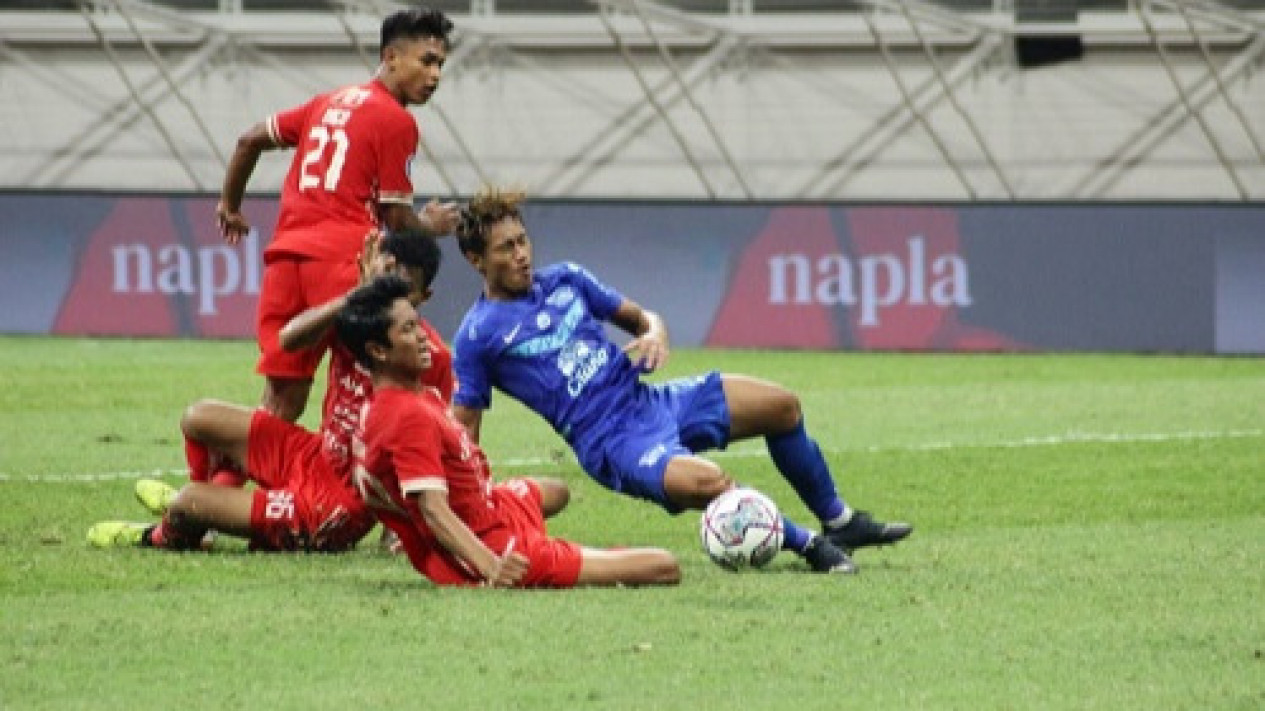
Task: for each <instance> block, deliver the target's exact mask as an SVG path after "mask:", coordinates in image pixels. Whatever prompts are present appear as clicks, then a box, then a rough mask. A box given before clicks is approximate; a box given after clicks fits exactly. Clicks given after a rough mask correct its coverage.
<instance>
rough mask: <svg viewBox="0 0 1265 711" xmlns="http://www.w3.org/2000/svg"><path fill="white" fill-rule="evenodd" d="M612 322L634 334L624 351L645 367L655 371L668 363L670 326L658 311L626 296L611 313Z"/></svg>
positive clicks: (638, 365)
mask: <svg viewBox="0 0 1265 711" xmlns="http://www.w3.org/2000/svg"><path fill="white" fill-rule="evenodd" d="M611 323H613V324H615V325H616V326H619V327H620V328H621V329H623V330H624V331H625V332H627V333H629V334H630V335H632V337H633V338H632V340H631V341H629V342H628V344H627V345H625V346H624V352H625V353H628V354H629V356H628V357H629V358H634V362H635V363H636V365H637V367H638V368H640V369H641V370H643V371H645V372H647V373H651V372H654V371H655V370H657V369H659V368H661V367H663V366H665V365H667V363H668V326H667V324H666V323H664V321H663V318H662V317H661V316H659V314H657V313H655V312H654V311H650V310H649V309H643V308H641V306H640V305H639V304H637V302H635V301H632V300H630V299H624V300H623V301H622V302H620V304H619V308H617V309H615V313H614V314H611Z"/></svg>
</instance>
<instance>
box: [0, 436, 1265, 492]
mask: <svg viewBox="0 0 1265 711" xmlns="http://www.w3.org/2000/svg"><path fill="white" fill-rule="evenodd" d="M1263 435H1265V430H1223V431H1220V432H1208V431H1202V432H1200V431H1190V432H1149V433H1148V432H1142V433H1136V434H1125V433H1119V432H1068V433H1065V434H1061V435H1047V436H1042V437H1021V438H1019V439H1015V440H1002V441H998V442H924V443H921V444H898V445H878V446H868V447H840V448H836V449H831V450H827V451H826V453H827V454H832V455H837V454H849V453H857V452H861V453H865V454H883V453H886V452H939V451H947V450H954V449H1020V448H1025V447H1058V446H1063V445H1069V444H1132V443H1137V442H1181V441H1191V440H1218V439H1245V438H1252V437H1261V436H1263ZM706 456H708V457H716V458H719V459H730V458H744V457H764V456H768V453H767V452H766V451H765V449H764V447H763V446H760V445H758V444H756V443H752V444H750V445H739V446H737V447H734V448H732V449H730V450H727V451H724V452H711V453H708V454H707V455H706ZM574 463H575V457H573V456H572V455H571V454H570V452H568V453H566V454H565V455H564V456H563V457H561V458H558V457H556V456H555V457H520V458H513V459H501V460H497V461H495V462H493V463H492V468H493V470H496V469H501V468H515V467H550V466H553V467H557V466H561V465H563V464H574ZM187 473H188V472H187V470H185V469H183V468H180V469H150V470H146V471H132V472H104V473H97V474H7V473H2V472H0V482H41V483H50V484H58V483H67V484H76V483H80V484H81V483H89V482H98V481H119V480H128V479H141V478H144V477H184V476H186V474H187Z"/></svg>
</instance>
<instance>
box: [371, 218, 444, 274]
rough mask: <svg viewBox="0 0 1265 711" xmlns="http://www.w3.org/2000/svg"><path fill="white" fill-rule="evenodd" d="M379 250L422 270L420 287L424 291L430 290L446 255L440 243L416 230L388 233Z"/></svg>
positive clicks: (412, 267) (408, 265) (409, 229)
mask: <svg viewBox="0 0 1265 711" xmlns="http://www.w3.org/2000/svg"><path fill="white" fill-rule="evenodd" d="M378 249H380V250H381V251H382V253H383V254H389V255H391V256H392V257H395V261H397V262H399V263H400V264H403V265H404V266H406V267H409V268H411V269H421V270H422V283H421V284H420V286H421V287H422V288H423V289H429V288H430V285H431V282H433V281H435V275H436V274H438V273H439V265H440V264H441V263H442V262H443V260H444V253H443V252H441V251H439V243H438V242H436V240H435V238H434V237H431V236H430V235H427V234H426V233H425V232H422V231H421V230H419V229H416V228H405V229H402V230H395V231H393V232H388V233H387V235H386V236H385V237H383V238H382V243H381V244H380V245H378Z"/></svg>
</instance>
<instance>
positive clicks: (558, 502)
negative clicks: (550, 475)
mask: <svg viewBox="0 0 1265 711" xmlns="http://www.w3.org/2000/svg"><path fill="white" fill-rule="evenodd" d="M536 485H537V486H538V487H540V512H541V513H542V514H544V517H545V518H549V517H550V516H553V515H554V514H556V513H558V512H559V511H562V510H563V509H565V508H566V507H567V504H569V503H571V489H570V487H568V486H567V483H566V482H565V481H562V480H561V479H536Z"/></svg>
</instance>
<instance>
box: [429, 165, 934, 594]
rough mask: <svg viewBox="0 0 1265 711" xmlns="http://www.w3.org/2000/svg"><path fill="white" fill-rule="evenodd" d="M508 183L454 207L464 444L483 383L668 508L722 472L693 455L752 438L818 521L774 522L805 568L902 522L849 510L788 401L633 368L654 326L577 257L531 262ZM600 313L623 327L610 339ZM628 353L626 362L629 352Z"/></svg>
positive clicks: (663, 337)
mask: <svg viewBox="0 0 1265 711" xmlns="http://www.w3.org/2000/svg"><path fill="white" fill-rule="evenodd" d="M525 198H526V195H525V193H523V192H521V191H514V190H507V189H502V188H496V187H485V188H484V189H483V190H481V191H480V192H479V194H478V195H476V196H475V197H474V199H473V200H472V201H471V202H470V204H469V205H468V206H466V208H465V209H464V210H463V211H462V217H461V221H460V223H459V225H458V228H457V239H458V243H459V244H460V247H461V251H462V253H463V254H464V255H465V257H466V259H467V260H469V262H470V263H471V265H473V266H474V268H475V269H476V270H478V271H479V273H480V274H482V275H483V280H484V293H483V295H482V296H480V297H479V300H478V301H477V302H476V303H475V304H474V305H473V306H472V307H471V308H470V310H469V312H467V313H466V316H465V319H464V320H463V321H462V323H461V328H460V329H459V330H458V331H457V335H456V337H455V338H454V339H453V348H454V351H455V357H454V361H453V362H454V369H455V370H456V375H457V392H456V393H455V395H454V396H453V412H454V414H455V415H456V417H457V419H458V420H459V421H460V422H461V423H462V424H463V425H465V426H466V428H467V429H468V430H469V431H470V434H471V436H472V437H473V438H474V439H475V440H476V441H477V440H478V437H479V426H480V423H481V422H482V419H483V411H484V410H485V409H487V408H488V407H489V406H491V403H492V389H493V388H496V389H498V390H501V391H502V392H504V393H506V394H508V395H509V396H510V397H513V398H514V399H516V400H518V401H520V402H522V403H523V404H524V405H526V406H527V407H528V408H530V409H532V410H533V411H535V412H536V413H537V414H539V415H540V416H541V417H543V418H545V420H547V421H548V422H549V424H550V425H552V426H553V428H554V430H555V431H556V432H557V433H558V434H559V435H561V436H562V438H563V439H565V440H566V441H567V443H568V444H570V445H571V448H572V450H573V451H574V452H575V455H576V458H577V459H578V460H579V462H580V465H581V466H582V467H584V470H585V471H586V472H588V474H589V475H590V476H592V477H593V478H594V479H596V480H597V481H598V482H599V483H601V484H602V485H603V486H605V487H607V488H609V489H611V490H613V491H618V492H622V493H624V494H628V495H630V496H634V497H637V498H642V499H647V500H649V501H653V502H655V503H657V504H659V505H660V506H662V507H663V508H664V509H666V510H667V511H669V512H671V513H678V512H680V511H682V510H685V509H702V508H704V507H706V506H707V503H708V502H709V501H711V500H712V499H713V498H715V497H716V496H718V495H720V494H721V493H722V492H724V491H726V490H727V489H729V488H731V487H733V486H735V483H734V481H733V480H732V479H731V478H730V477H729V475H727V474H726V473H725V472H724V470H722V469H721V468H720V467H719V466H717V465H716V464H715V463H714V462H712V461H709V460H707V459H704V458H702V457H699V456H696V454H695V453H696V452H700V451H704V450H708V449H717V448H724V447H726V446H727V445H728V444H729V443H730V442H733V441H737V440H742V439H747V438H749V437H757V436H762V437H764V438H765V441H766V442H767V444H768V448H769V454H770V456H771V457H772V459H773V462H774V464H775V465H776V466H777V468H778V470H779V471H781V473H782V475H783V476H784V477H786V480H787V481H788V482H790V484H791V486H792V487H793V488H794V489H795V491H796V493H797V494H798V495H799V497H800V499H801V500H802V501H803V502H804V504H805V505H806V506H807V507H808V508H809V510H811V511H812V512H813V513H814V514H815V515H816V516H817V518H818V519H820V521H821V524H822V529H823V530H822V533H821V534H820V535H819V534H817V533H814V532H812V531H810V530H808V529H806V528H804V527H802V526H799V525H797V524H795V523H793V522H791V521H789V520H787V521H785V528H786V536H785V543H784V547H785V548H788V549H791V550H794V551H795V552H797V553H799V554H800V555H801V556H803V558H804V559H805V560H806V561H807V562H808V564H809V566H810V567H811V568H812V569H813V570H814V571H817V572H823V573H853V572H856V565H855V564H854V563H853V561H852V559H851V557H850V554H851V552H852V551H853V550H855V549H857V548H861V547H863V546H873V545H882V544H887V543H894V542H896V541H899V540H901V539H902V538H905V537H906V536H908V535H909V533H910V532H911V531H912V530H913V529H912V527H911V526H910V525H909V524H905V523H881V522H879V521H877V520H875V519H874V518H873V517H871V516H870V515H869V514H867V513H865V512H864V511H854V510H853V509H852V508H850V507H849V506H848V505H847V504H845V503H844V502H843V501H842V500H841V499H840V498H839V495H838V494H837V493H836V491H835V484H834V480H833V478H832V477H831V474H830V469H829V466H828V465H827V464H826V460H825V458H824V457H823V456H822V454H821V450H820V449H818V447H817V444H816V443H815V442H814V441H813V440H812V439H810V438H809V437H808V434H807V433H806V432H805V431H804V421H803V415H802V413H801V412H800V402H799V398H798V397H796V396H795V395H794V394H793V393H791V392H790V391H788V390H786V389H785V388H783V387H781V386H779V385H776V384H773V383H770V382H766V381H763V380H759V379H756V378H752V377H748V376H744V375H733V374H721V373H718V372H715V371H713V372H710V373H706V374H704V375H699V376H695V377H690V378H681V379H677V380H672V381H669V382H665V383H661V384H650V383H645V382H642V381H641V374H642V373H649V372H652V371H654V370H655V369H657V368H658V367H660V366H662V365H663V364H664V363H665V362H666V361H667V358H668V335H667V329H666V327H665V325H664V322H663V319H661V318H660V317H659V316H658V315H657V314H656V313H654V312H653V311H649V310H647V309H644V308H642V307H641V306H639V305H638V304H636V303H635V302H633V301H631V300H629V299H627V298H624V297H623V296H622V295H620V293H619V292H617V291H615V290H614V289H612V288H611V287H609V286H607V285H605V284H603V283H601V282H600V281H598V280H597V279H596V278H595V277H594V276H593V275H592V274H590V273H589V272H588V271H587V270H585V269H584V268H583V267H581V266H579V265H578V264H574V263H562V264H555V265H552V266H548V267H544V268H542V269H539V270H536V269H534V268H533V265H532V248H531V240H530V239H529V238H528V236H527V229H526V227H525V226H524V224H523V220H522V216H521V214H520V207H521V205H522V203H523V201H524V199H525ZM604 322H610V323H613V324H614V325H616V326H618V327H619V328H621V329H623V330H624V331H626V332H628V333H629V334H630V335H632V340H631V341H630V342H629V343H628V344H627V345H626V346H625V347H624V348H623V349H621V348H620V347H619V346H617V345H616V344H615V343H614V342H612V341H611V340H610V339H609V338H608V337H607V335H606V332H605V329H604V326H603V323H604ZM634 358H635V360H634Z"/></svg>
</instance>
